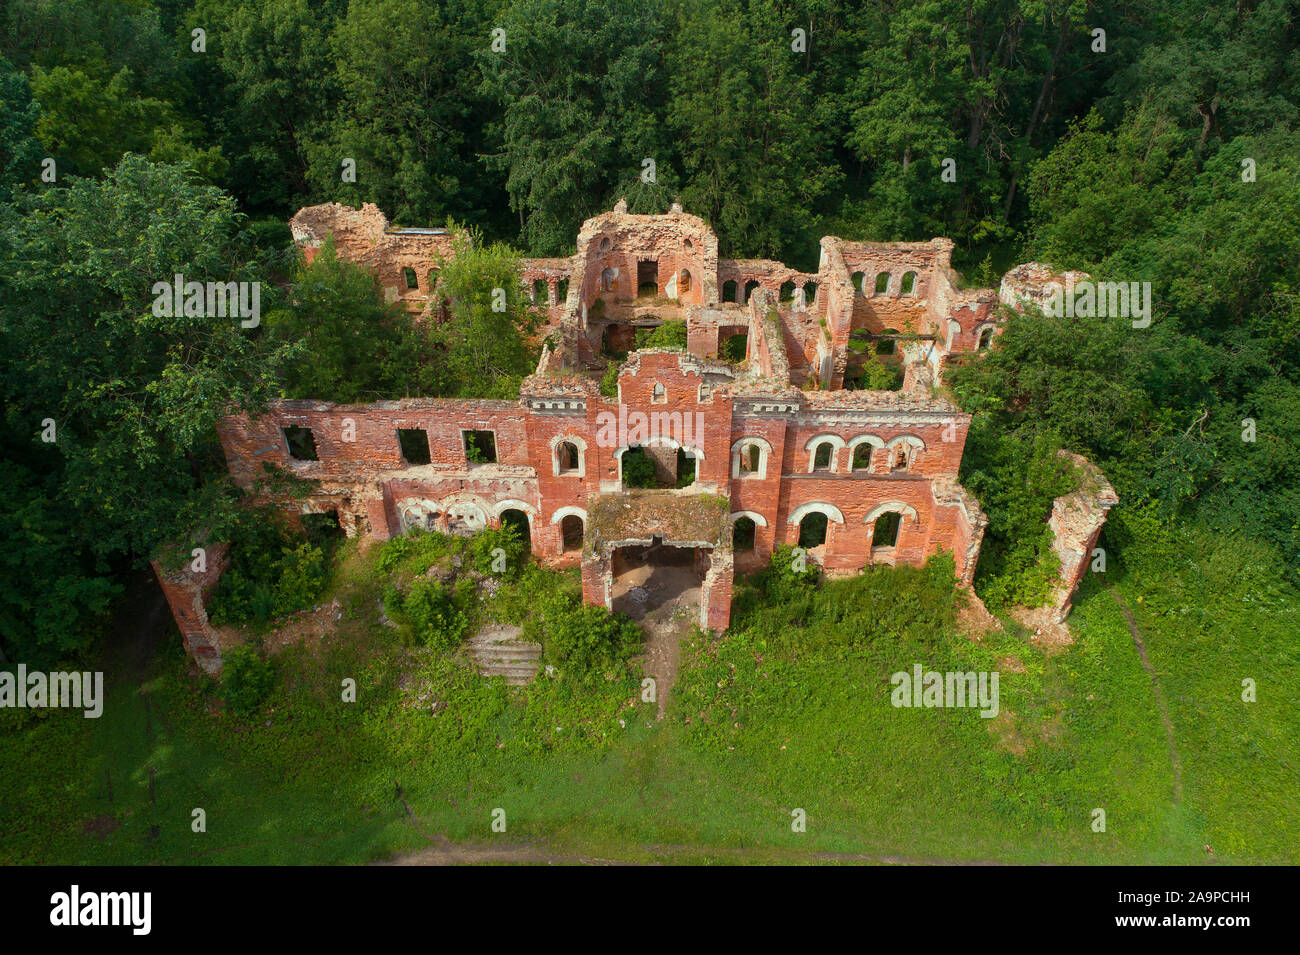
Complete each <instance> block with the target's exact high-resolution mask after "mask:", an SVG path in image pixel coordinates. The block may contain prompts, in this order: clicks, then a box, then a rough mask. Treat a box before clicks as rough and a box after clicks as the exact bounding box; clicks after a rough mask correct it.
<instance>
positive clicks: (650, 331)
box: [636, 321, 686, 348]
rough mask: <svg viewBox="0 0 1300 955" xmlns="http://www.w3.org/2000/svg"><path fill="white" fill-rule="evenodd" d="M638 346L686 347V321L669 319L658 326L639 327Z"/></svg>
mask: <svg viewBox="0 0 1300 955" xmlns="http://www.w3.org/2000/svg"><path fill="white" fill-rule="evenodd" d="M636 347H637V348H685V347H686V323H685V322H678V321H667V322H664V323H663V324H662V325H659V326H658V327H656V328H639V329H637V333H636Z"/></svg>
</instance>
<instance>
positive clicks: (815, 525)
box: [799, 511, 827, 549]
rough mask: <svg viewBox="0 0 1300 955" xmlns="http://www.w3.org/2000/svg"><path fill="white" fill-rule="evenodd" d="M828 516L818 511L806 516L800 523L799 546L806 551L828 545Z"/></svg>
mask: <svg viewBox="0 0 1300 955" xmlns="http://www.w3.org/2000/svg"><path fill="white" fill-rule="evenodd" d="M826 526H827V520H826V515H825V514H822V513H820V512H818V511H813V512H812V513H811V514H805V515H804V519H803V520H801V521H800V522H799V546H800V547H803V548H805V549H807V548H812V547H820V546H821V545H822V544H825V543H826Z"/></svg>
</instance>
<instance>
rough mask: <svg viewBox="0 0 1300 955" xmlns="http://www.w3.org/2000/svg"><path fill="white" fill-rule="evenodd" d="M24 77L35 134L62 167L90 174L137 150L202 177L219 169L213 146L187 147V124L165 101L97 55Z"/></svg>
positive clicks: (191, 133)
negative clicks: (35, 104) (33, 106)
mask: <svg viewBox="0 0 1300 955" xmlns="http://www.w3.org/2000/svg"><path fill="white" fill-rule="evenodd" d="M31 83H32V92H33V93H34V94H35V95H36V99H37V100H38V101H39V103H40V119H39V120H38V121H37V124H36V135H37V137H38V138H39V139H40V140H41V142H42V143H43V144H44V146H45V147H46V149H48V150H49V151H50V153H51V154H52V155H53V156H54V157H55V158H56V159H57V160H58V161H60V162H61V163H63V165H64V171H65V172H67V173H75V174H79V175H96V174H98V173H99V172H100V171H101V170H104V169H111V168H113V167H114V166H116V165H117V163H118V161H119V160H121V159H122V157H123V156H124V155H125V154H127V153H137V154H139V155H143V156H149V157H150V158H151V159H154V160H156V161H159V162H173V163H174V162H186V163H189V164H191V165H192V166H193V168H194V169H195V170H196V171H197V172H198V173H199V175H201V176H202V177H203V178H204V179H206V180H208V181H209V182H216V181H218V180H220V179H221V177H222V176H224V175H225V172H226V168H227V163H226V161H225V159H224V158H223V157H222V155H221V150H220V149H219V148H218V147H212V148H208V149H197V148H195V146H194V145H193V141H194V140H195V139H196V138H198V133H197V130H195V129H194V128H193V125H192V124H188V123H186V122H185V121H184V120H183V119H182V118H181V116H180V115H179V114H178V113H177V112H176V110H175V109H174V108H173V107H172V105H171V104H170V103H168V102H166V101H165V100H160V99H156V98H154V97H151V96H142V95H139V94H138V93H137V92H135V91H134V90H133V86H135V82H134V80H133V77H132V74H131V70H130V69H128V68H126V67H123V68H122V69H120V70H117V71H116V72H114V71H113V70H112V68H111V67H110V66H109V65H108V64H107V63H105V62H104V61H103V60H96V61H90V62H86V63H82V64H79V65H77V66H72V67H68V66H56V67H54V68H53V69H50V70H46V69H44V68H42V67H41V66H34V67H33V68H32V76H31ZM60 178H62V177H60Z"/></svg>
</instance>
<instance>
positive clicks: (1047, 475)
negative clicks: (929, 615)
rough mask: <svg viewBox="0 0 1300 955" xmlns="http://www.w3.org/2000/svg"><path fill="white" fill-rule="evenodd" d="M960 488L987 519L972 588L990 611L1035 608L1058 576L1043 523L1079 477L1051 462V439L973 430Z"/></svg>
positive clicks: (1054, 445)
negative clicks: (974, 498)
mask: <svg viewBox="0 0 1300 955" xmlns="http://www.w3.org/2000/svg"><path fill="white" fill-rule="evenodd" d="M973 433H974V434H975V440H974V441H972V442H971V444H970V445H968V447H969V449H970V450H969V452H968V454H969V462H963V472H967V473H964V476H963V481H964V482H965V483H966V486H967V487H968V488H969V489H970V490H971V491H972V492H973V493H974V494H975V495H976V496H977V497H978V498H979V501H980V504H981V505H982V506H983V508H984V511H985V513H987V514H988V517H989V525H988V530H987V531H986V533H985V535H984V543H983V545H982V547H981V549H980V560H979V566H978V567H977V569H976V575H975V585H976V590H977V591H978V592H979V594H980V597H981V598H982V599H983V600H984V602H985V603H986V604H987V605H988V606H989V607H990V609H999V608H1002V607H1005V606H1008V605H1010V604H1020V605H1023V606H1026V607H1036V606H1039V605H1041V604H1042V603H1043V602H1044V601H1046V599H1047V598H1048V596H1049V594H1050V593H1051V591H1052V588H1053V586H1054V585H1055V583H1056V581H1057V579H1058V576H1059V574H1060V558H1058V557H1057V556H1056V552H1055V551H1054V550H1053V549H1052V531H1051V528H1050V527H1049V526H1048V523H1047V520H1048V517H1049V516H1050V515H1051V512H1052V501H1053V499H1054V498H1056V497H1059V496H1060V495H1062V494H1066V493H1068V492H1070V491H1072V490H1074V489H1075V488H1076V487H1078V484H1079V480H1080V476H1079V475H1078V474H1076V473H1075V469H1074V467H1073V465H1072V464H1070V462H1069V461H1068V460H1066V459H1064V458H1061V457H1059V456H1057V453H1056V451H1057V449H1058V448H1059V447H1060V442H1059V439H1058V438H1057V436H1056V435H1055V434H1052V433H1049V432H1044V433H1041V434H1039V435H1038V436H1036V437H1035V438H1034V439H1033V440H1032V441H1029V440H1026V439H1024V438H1020V437H1017V436H1014V435H990V434H988V433H987V432H985V431H982V430H980V429H978V428H976V429H973Z"/></svg>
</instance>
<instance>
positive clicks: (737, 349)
mask: <svg viewBox="0 0 1300 955" xmlns="http://www.w3.org/2000/svg"><path fill="white" fill-rule="evenodd" d="M748 350H749V340H748V338H747V337H746V336H745V335H732V336H731V337H730V338H728V339H727V340H726V341H724V342H723V343H722V347H721V348H720V349H718V357H719V358H721V359H722V360H723V361H727V362H731V363H732V364H733V365H739V364H740V363H741V362H743V361H744V360H745V355H746V354H747V352H748Z"/></svg>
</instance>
